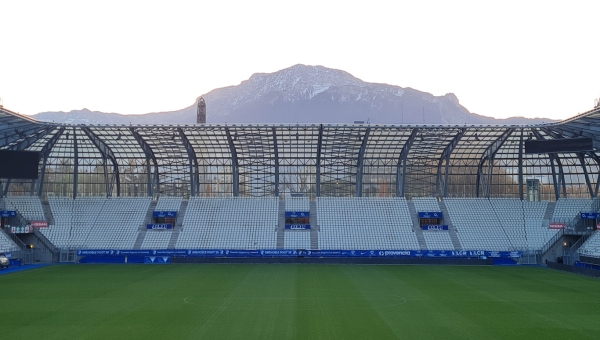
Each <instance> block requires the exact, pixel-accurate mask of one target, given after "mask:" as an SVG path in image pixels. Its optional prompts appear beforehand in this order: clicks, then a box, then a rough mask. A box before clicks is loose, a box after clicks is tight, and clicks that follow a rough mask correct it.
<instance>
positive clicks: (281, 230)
mask: <svg viewBox="0 0 600 340" xmlns="http://www.w3.org/2000/svg"><path fill="white" fill-rule="evenodd" d="M284 237H285V201H281V200H280V201H279V208H278V211H277V244H276V249H283V246H284Z"/></svg>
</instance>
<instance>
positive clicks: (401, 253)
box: [383, 250, 410, 256]
mask: <svg viewBox="0 0 600 340" xmlns="http://www.w3.org/2000/svg"><path fill="white" fill-rule="evenodd" d="M383 256H410V251H408V250H386V251H384V252H383Z"/></svg>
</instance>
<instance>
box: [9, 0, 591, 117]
mask: <svg viewBox="0 0 600 340" xmlns="http://www.w3.org/2000/svg"><path fill="white" fill-rule="evenodd" d="M599 15H600V1H494V2H492V1H377V0H370V1H325V0H321V1H312V0H305V1H261V0H255V1H194V2H192V1H123V0H121V1H106V0H105V1H15V0H0V17H1V19H0V44H1V45H0V46H1V48H2V53H0V98H2V99H3V101H4V106H5V107H7V108H9V109H12V110H15V111H18V112H21V113H25V114H34V113H38V112H40V111H56V110H62V111H69V110H72V109H81V108H84V107H86V108H88V109H91V110H99V111H107V112H118V113H125V114H139V113H147V112H154V111H167V110H177V109H181V108H183V107H185V106H188V105H190V104H192V103H193V101H194V99H195V98H196V97H197V96H199V95H201V94H204V93H206V92H208V91H210V90H212V89H215V88H218V87H223V86H229V85H237V84H239V83H240V82H241V81H242V80H245V79H247V78H248V77H250V75H251V74H253V73H256V72H273V71H277V70H280V69H282V68H286V67H289V66H292V65H294V64H298V63H302V64H309V65H323V66H326V67H331V68H337V69H342V70H345V71H348V72H350V73H351V74H353V75H354V76H356V77H358V78H361V79H362V80H364V81H368V82H380V83H388V84H393V85H399V86H402V87H412V88H416V89H419V90H422V91H426V92H431V93H433V94H435V95H443V94H445V93H447V92H453V93H455V94H456V95H457V96H458V98H459V99H460V102H461V104H463V105H464V106H465V107H466V108H467V109H469V110H470V111H471V112H476V113H479V114H484V115H488V116H494V117H508V116H516V115H520V116H527V117H535V116H544V117H549V118H555V119H562V118H567V117H569V116H573V115H575V114H577V113H578V112H583V111H587V110H589V109H591V108H592V107H593V105H594V99H595V98H598V97H600V81H598V79H600V65H599V63H598V60H599V55H600V38H599V34H598V33H599V32H600V29H599V28H598V16H599Z"/></svg>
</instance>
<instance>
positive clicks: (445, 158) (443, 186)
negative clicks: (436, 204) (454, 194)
mask: <svg viewBox="0 0 600 340" xmlns="http://www.w3.org/2000/svg"><path fill="white" fill-rule="evenodd" d="M465 132H466V129H461V130H460V131H459V132H458V133H457V134H456V136H454V138H452V140H451V141H450V143H449V144H448V145H447V146H446V147H445V148H444V151H443V152H442V156H441V157H440V160H439V161H438V166H437V176H436V183H435V192H436V193H438V194H441V195H442V197H446V192H447V186H448V171H449V169H450V155H452V151H454V148H456V145H458V142H460V140H461V139H462V137H463V136H464V135H465ZM444 162H446V165H445V167H444V178H443V180H442V164H443V163H444Z"/></svg>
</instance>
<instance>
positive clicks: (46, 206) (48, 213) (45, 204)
mask: <svg viewBox="0 0 600 340" xmlns="http://www.w3.org/2000/svg"><path fill="white" fill-rule="evenodd" d="M42 209H43V210H44V217H45V218H46V222H48V225H54V215H53V214H52V209H50V203H48V201H42Z"/></svg>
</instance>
